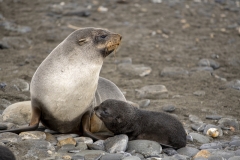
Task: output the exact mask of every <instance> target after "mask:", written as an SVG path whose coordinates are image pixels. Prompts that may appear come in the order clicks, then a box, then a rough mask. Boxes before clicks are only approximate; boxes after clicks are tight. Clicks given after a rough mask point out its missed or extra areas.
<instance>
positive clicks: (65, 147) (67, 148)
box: [58, 144, 75, 153]
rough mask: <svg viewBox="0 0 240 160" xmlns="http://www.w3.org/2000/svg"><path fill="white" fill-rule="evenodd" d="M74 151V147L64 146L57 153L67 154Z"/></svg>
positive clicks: (71, 145) (70, 145)
mask: <svg viewBox="0 0 240 160" xmlns="http://www.w3.org/2000/svg"><path fill="white" fill-rule="evenodd" d="M73 150H75V145H73V144H64V145H62V146H61V148H60V149H59V150H58V153H68V152H69V151H73Z"/></svg>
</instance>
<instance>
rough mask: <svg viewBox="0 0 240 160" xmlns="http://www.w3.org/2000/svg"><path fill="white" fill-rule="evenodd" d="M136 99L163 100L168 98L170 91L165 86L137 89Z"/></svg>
mask: <svg viewBox="0 0 240 160" xmlns="http://www.w3.org/2000/svg"><path fill="white" fill-rule="evenodd" d="M135 96H136V98H138V99H140V98H149V99H161V98H167V97H168V90H167V88H166V87H165V86H164V85H149V86H144V87H142V88H141V89H135Z"/></svg>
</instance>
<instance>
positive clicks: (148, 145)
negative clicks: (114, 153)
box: [127, 140, 162, 158]
mask: <svg viewBox="0 0 240 160" xmlns="http://www.w3.org/2000/svg"><path fill="white" fill-rule="evenodd" d="M127 152H128V153H131V152H136V153H140V154H142V155H143V156H144V157H145V158H146V157H154V156H159V154H160V153H161V152H162V147H161V145H160V144H159V143H157V142H154V141H149V140H133V141H129V142H128V148H127Z"/></svg>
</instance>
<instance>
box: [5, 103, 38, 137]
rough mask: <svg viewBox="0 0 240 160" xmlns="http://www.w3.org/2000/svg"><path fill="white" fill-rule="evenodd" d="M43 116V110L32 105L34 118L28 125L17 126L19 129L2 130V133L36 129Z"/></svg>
mask: <svg viewBox="0 0 240 160" xmlns="http://www.w3.org/2000/svg"><path fill="white" fill-rule="evenodd" d="M40 117H41V111H40V109H38V108H34V107H32V119H31V122H30V124H29V126H28V127H23V128H17V129H9V130H1V131H0V133H4V132H13V133H17V134H18V133H21V132H24V131H34V130H36V129H37V128H38V126H39V122H40Z"/></svg>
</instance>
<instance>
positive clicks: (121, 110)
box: [94, 99, 137, 133]
mask: <svg viewBox="0 0 240 160" xmlns="http://www.w3.org/2000/svg"><path fill="white" fill-rule="evenodd" d="M136 110H137V108H136V107H134V106H132V105H130V104H129V103H127V102H124V101H120V100H114V99H108V100H106V101H104V102H102V103H101V104H100V105H99V106H97V107H95V108H94V112H95V114H96V115H97V116H98V117H99V118H100V119H101V120H102V121H103V122H104V124H105V125H106V127H107V128H108V129H109V130H110V131H112V132H114V133H116V132H118V131H115V130H114V129H117V128H125V127H126V126H127V125H129V124H130V123H131V122H129V121H131V119H134V118H135V116H136V114H135V113H136ZM126 117H127V119H128V120H129V121H126V120H125V119H126ZM114 126H115V127H114Z"/></svg>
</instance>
